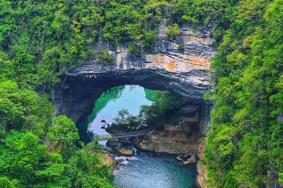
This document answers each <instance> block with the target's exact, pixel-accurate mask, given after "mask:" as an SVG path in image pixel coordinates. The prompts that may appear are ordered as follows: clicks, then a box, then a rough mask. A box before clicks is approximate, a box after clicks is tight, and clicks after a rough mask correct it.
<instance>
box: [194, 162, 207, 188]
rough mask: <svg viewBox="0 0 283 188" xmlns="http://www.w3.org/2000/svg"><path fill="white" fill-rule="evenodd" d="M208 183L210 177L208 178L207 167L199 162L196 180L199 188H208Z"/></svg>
mask: <svg viewBox="0 0 283 188" xmlns="http://www.w3.org/2000/svg"><path fill="white" fill-rule="evenodd" d="M207 182H208V177H207V168H206V165H205V164H203V163H202V162H198V163H197V178H196V183H197V186H198V187H200V188H207Z"/></svg>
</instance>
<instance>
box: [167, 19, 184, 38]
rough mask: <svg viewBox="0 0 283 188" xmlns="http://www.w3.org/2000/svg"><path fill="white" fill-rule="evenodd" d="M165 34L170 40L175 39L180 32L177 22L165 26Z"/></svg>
mask: <svg viewBox="0 0 283 188" xmlns="http://www.w3.org/2000/svg"><path fill="white" fill-rule="evenodd" d="M165 34H166V35H167V37H168V38H169V39H170V40H174V39H176V37H177V36H178V35H180V34H181V29H180V27H179V25H178V24H176V23H175V24H173V25H170V26H168V27H166V28H165Z"/></svg>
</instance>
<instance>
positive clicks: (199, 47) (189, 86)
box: [52, 20, 215, 187]
mask: <svg viewBox="0 0 283 188" xmlns="http://www.w3.org/2000/svg"><path fill="white" fill-rule="evenodd" d="M165 26H166V20H164V21H163V22H162V23H161V25H160V28H159V33H158V41H157V42H156V45H155V46H154V47H152V49H150V50H147V49H146V50H145V51H142V53H141V54H140V56H135V55H133V54H131V53H129V50H128V48H127V44H121V45H119V46H118V47H113V46H111V45H110V44H108V43H106V42H103V41H100V42H98V43H97V44H95V46H94V51H95V52H96V54H97V53H98V52H99V51H101V50H105V49H106V50H107V51H108V53H109V55H110V56H111V57H112V59H113V63H112V64H109V63H108V64H96V63H95V62H96V61H97V59H92V60H90V61H89V62H84V63H82V64H81V65H80V66H77V67H74V68H71V69H70V70H69V71H68V72H67V73H66V76H65V78H64V79H63V82H62V85H61V86H58V87H57V88H56V89H55V90H54V92H52V99H53V102H54V105H55V107H56V114H66V115H68V116H69V117H70V118H72V119H73V120H75V121H80V120H81V119H83V118H85V117H86V115H87V114H88V113H89V112H90V111H91V109H92V106H93V103H94V102H95V100H96V99H97V98H98V97H99V96H100V95H101V94H102V92H103V91H105V90H106V89H108V88H111V87H114V86H118V85H125V84H137V85H141V86H143V87H146V88H151V89H160V90H168V91H171V92H174V93H176V94H178V95H179V96H180V97H183V98H184V99H185V100H187V102H188V103H190V104H191V105H192V106H196V109H197V117H196V119H197V121H196V122H194V123H192V122H190V121H191V120H192V119H193V118H192V117H191V118H190V117H186V115H184V117H186V119H183V120H182V121H183V125H180V127H176V126H174V125H173V126H167V127H166V128H165V130H163V131H159V132H154V133H153V134H151V135H149V137H148V138H146V139H144V140H142V141H141V142H140V148H142V149H144V150H151V151H156V152H165V153H172V154H180V153H193V154H194V155H196V156H198V158H201V153H203V150H204V136H205V134H206V132H207V127H208V125H209V123H210V116H209V112H210V109H211V106H212V105H211V104H210V103H208V102H205V101H204V100H203V98H202V97H203V94H204V93H206V92H207V91H210V90H211V83H210V79H209V76H208V72H209V69H210V65H211V59H212V57H213V56H214V55H215V51H214V49H213V48H212V43H213V40H212V39H211V38H210V34H211V29H200V30H199V31H197V32H196V31H194V30H193V29H192V28H191V27H190V26H188V25H184V26H183V27H182V32H181V35H180V36H179V37H177V38H176V40H174V41H170V40H168V39H167V37H166V35H165V34H164V28H165ZM192 106H191V107H190V108H189V110H190V109H192ZM183 110H184V109H183ZM187 110H188V109H187ZM185 111H186V110H185ZM175 118H177V117H175ZM184 122H185V123H184ZM194 126H196V127H197V131H195V132H193V133H192V132H190V131H191V130H192V129H194V130H196V129H195V128H194ZM201 169H203V168H200V171H199V173H200V174H202V175H201V176H198V179H199V181H200V182H201V183H199V184H205V183H203V182H205V181H206V178H205V172H204V173H203V170H201ZM204 187H205V186H204Z"/></svg>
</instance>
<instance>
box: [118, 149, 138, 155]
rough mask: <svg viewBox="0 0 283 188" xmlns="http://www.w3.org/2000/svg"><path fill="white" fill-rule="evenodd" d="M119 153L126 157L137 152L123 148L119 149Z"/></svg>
mask: <svg viewBox="0 0 283 188" xmlns="http://www.w3.org/2000/svg"><path fill="white" fill-rule="evenodd" d="M118 152H119V153H120V154H121V155H124V156H133V155H134V154H135V151H134V149H132V148H122V149H119V150H118Z"/></svg>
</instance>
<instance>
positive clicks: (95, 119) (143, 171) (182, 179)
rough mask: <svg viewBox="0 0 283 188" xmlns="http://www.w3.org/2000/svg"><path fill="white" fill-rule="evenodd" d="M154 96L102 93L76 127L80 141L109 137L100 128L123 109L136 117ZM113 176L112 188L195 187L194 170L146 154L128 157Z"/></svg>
mask: <svg viewBox="0 0 283 188" xmlns="http://www.w3.org/2000/svg"><path fill="white" fill-rule="evenodd" d="M153 93H154V91H153V90H148V89H145V88H143V87H141V86H133V85H125V86H118V87H115V88H111V89H109V90H107V91H105V92H104V93H103V94H102V95H101V96H100V98H99V99H98V100H97V101H96V102H95V104H94V107H93V110H92V112H91V113H90V114H89V115H88V117H87V118H86V120H85V121H84V122H83V123H82V125H81V127H79V131H80V135H81V138H82V140H84V141H87V140H89V139H90V138H89V136H92V135H108V134H109V133H107V132H106V131H105V129H103V128H102V125H103V124H105V122H106V123H107V124H111V123H112V122H113V120H114V119H115V117H116V116H117V115H118V112H119V111H120V110H122V109H126V110H128V111H129V113H130V114H132V115H137V114H138V113H139V111H140V107H141V106H143V105H151V104H152V103H153V102H154V101H153V100H152V98H153V97H152V94H153ZM103 122H104V123H103ZM100 144H101V145H102V147H106V146H105V141H100ZM122 158H123V157H122ZM124 158H125V157H124ZM125 159H126V158H125ZM114 176H115V181H114V183H115V185H117V186H118V187H121V188H194V187H196V186H195V176H196V172H195V166H193V165H187V166H185V165H182V164H181V163H179V162H178V161H177V160H176V159H175V156H171V155H157V154H152V153H149V152H141V151H137V152H136V154H135V155H134V156H133V157H128V158H127V160H125V161H124V162H123V163H121V164H119V165H118V167H117V168H116V170H115V171H114Z"/></svg>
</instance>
